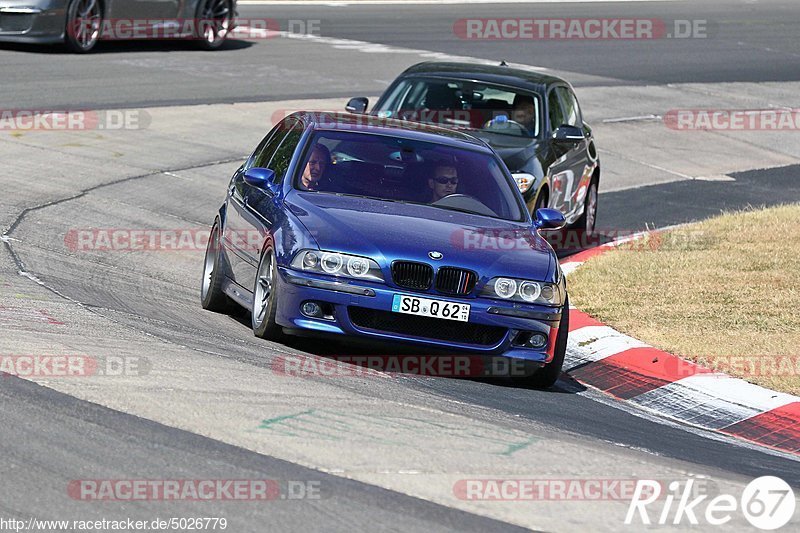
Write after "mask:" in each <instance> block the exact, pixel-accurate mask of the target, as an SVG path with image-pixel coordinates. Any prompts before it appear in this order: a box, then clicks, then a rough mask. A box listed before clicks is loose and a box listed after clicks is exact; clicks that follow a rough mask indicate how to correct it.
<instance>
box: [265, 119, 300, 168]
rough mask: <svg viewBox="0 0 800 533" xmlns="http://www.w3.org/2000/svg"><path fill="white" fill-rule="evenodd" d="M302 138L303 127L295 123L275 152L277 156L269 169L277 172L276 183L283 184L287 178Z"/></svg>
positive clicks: (270, 163)
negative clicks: (290, 164) (287, 172)
mask: <svg viewBox="0 0 800 533" xmlns="http://www.w3.org/2000/svg"><path fill="white" fill-rule="evenodd" d="M302 136H303V127H302V125H301V124H300V123H299V122H297V121H295V123H294V125H293V127H292V128H291V130H290V131H288V132H287V134H286V135H284V136H283V137H282V142H281V145H280V146H279V147H278V148H277V149H276V150H275V155H274V156H273V157H272V160H271V161H270V162H269V166H268V167H267V168H270V169H272V170H274V171H275V180H274V181H275V183H281V182H283V178H284V177H286V170H287V169H288V168H289V163H291V161H292V156H293V155H294V151H295V150H296V149H297V145H298V143H299V142H300V137H302Z"/></svg>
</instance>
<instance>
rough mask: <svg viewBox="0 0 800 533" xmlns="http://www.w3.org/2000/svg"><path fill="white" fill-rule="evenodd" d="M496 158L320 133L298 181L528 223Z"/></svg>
mask: <svg viewBox="0 0 800 533" xmlns="http://www.w3.org/2000/svg"><path fill="white" fill-rule="evenodd" d="M501 165H502V162H500V160H499V159H498V158H496V157H495V156H494V155H492V154H489V153H486V152H480V151H477V150H470V149H464V148H458V147H454V146H450V145H445V144H439V143H432V142H426V141H419V140H414V139H407V138H398V137H394V136H390V135H383V134H376V133H368V132H353V131H321V132H317V133H316V134H315V135H314V137H313V139H312V140H311V142H310V144H309V147H308V149H307V150H306V153H305V157H304V159H303V161H302V164H301V166H300V167H299V169H300V170H299V171H298V175H297V176H296V177H295V180H294V187H295V188H296V189H299V190H302V191H316V192H320V193H333V194H341V195H351V196H359V197H368V198H375V199H379V200H384V201H391V202H406V203H414V204H423V205H430V206H431V207H435V208H440V209H448V210H452V211H461V212H466V213H472V214H477V215H482V216H489V217H493V218H501V219H504V220H513V221H517V222H521V221H524V220H525V216H524V211H523V209H522V205H521V200H520V199H519V198H518V193H517V192H516V191H515V190H514V185H513V183H511V182H510V178H508V177H507V175H506V171H505V170H504V169H503V168H502V166H501Z"/></svg>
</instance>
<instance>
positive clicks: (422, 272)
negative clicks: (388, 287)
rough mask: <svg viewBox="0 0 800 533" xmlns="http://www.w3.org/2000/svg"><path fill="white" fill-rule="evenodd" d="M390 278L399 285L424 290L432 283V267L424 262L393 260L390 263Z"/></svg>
mask: <svg viewBox="0 0 800 533" xmlns="http://www.w3.org/2000/svg"><path fill="white" fill-rule="evenodd" d="M392 279H393V280H394V282H395V283H396V284H397V285H398V286H399V287H405V288H406V289H415V290H422V291H424V290H427V289H429V288H430V286H431V283H433V268H431V266H430V265H426V264H425V263H414V262H412V261H395V262H394V263H392Z"/></svg>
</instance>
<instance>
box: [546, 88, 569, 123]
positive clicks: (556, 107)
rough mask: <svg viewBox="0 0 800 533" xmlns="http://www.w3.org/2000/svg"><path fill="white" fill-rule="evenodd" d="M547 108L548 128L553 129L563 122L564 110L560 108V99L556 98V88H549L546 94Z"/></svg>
mask: <svg viewBox="0 0 800 533" xmlns="http://www.w3.org/2000/svg"><path fill="white" fill-rule="evenodd" d="M547 108H548V113H549V116H550V129H551V130H553V131H555V130H556V129H557V128H558V127H559V126H562V125H564V124H565V122H564V120H565V119H564V110H563V109H561V100H560V99H559V98H558V93H557V92H556V89H551V90H550V92H549V93H548V94H547Z"/></svg>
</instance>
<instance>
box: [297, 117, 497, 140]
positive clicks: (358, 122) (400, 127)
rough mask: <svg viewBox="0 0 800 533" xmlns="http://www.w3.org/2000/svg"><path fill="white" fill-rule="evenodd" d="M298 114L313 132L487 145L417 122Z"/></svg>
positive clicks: (454, 132)
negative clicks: (392, 136)
mask: <svg viewBox="0 0 800 533" xmlns="http://www.w3.org/2000/svg"><path fill="white" fill-rule="evenodd" d="M297 114H298V115H300V116H302V118H303V119H304V120H305V121H306V122H308V123H311V124H313V125H314V129H316V130H338V131H359V132H366V133H375V134H381V135H395V136H397V137H402V138H405V139H414V140H420V141H429V142H439V143H442V142H444V143H445V144H459V143H467V144H470V145H472V146H474V147H483V148H486V149H488V147H487V146H486V143H484V142H483V141H481V140H480V139H477V138H475V137H473V136H472V135H469V134H468V133H465V132H463V131H457V130H451V129H447V128H441V127H438V126H433V125H430V124H423V123H420V122H411V121H407V120H396V119H390V118H381V117H376V116H374V115H366V114H363V115H362V114H353V113H337V112H316V111H300V112H298V113H297Z"/></svg>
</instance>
